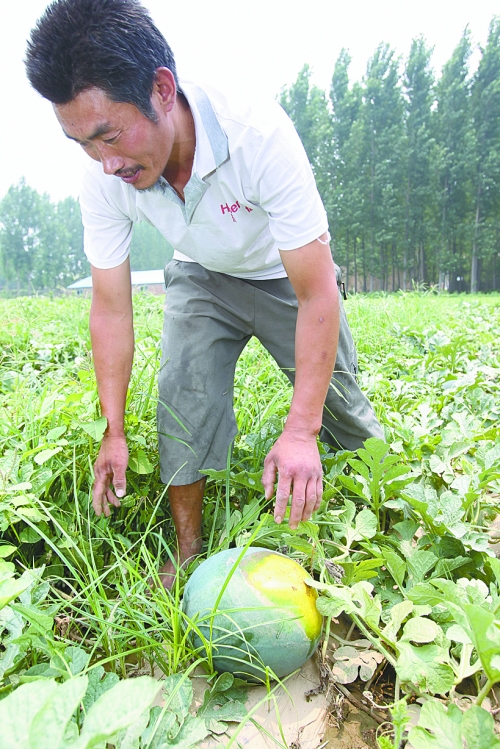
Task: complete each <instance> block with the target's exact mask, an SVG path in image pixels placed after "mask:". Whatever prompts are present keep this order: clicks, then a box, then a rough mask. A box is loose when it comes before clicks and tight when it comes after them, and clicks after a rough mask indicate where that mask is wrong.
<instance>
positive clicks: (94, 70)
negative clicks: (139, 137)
mask: <svg viewBox="0 0 500 749" xmlns="http://www.w3.org/2000/svg"><path fill="white" fill-rule="evenodd" d="M158 68H168V69H169V70H170V71H171V72H172V74H173V76H174V79H175V82H176V84H177V73H176V69H175V61H174V57H173V54H172V50H171V49H170V47H169V45H168V44H167V42H166V41H165V39H164V38H163V36H162V35H161V34H160V32H159V31H158V29H157V28H156V26H155V25H154V24H153V22H152V20H151V18H150V16H149V14H148V12H147V10H146V9H145V8H144V7H142V5H141V4H140V3H139V2H138V0H55V2H53V3H52V4H51V5H50V6H49V7H48V8H47V10H46V11H45V13H44V14H43V16H42V17H41V18H40V20H39V21H38V23H37V25H36V26H35V28H34V29H33V30H32V32H31V38H30V41H29V42H28V49H27V53H26V71H27V75H28V78H29V81H30V83H31V85H32V86H33V88H35V89H36V90H37V91H38V92H39V93H40V94H41V95H42V96H43V97H44V98H46V99H48V100H49V101H51V102H52V103H53V104H56V105H61V104H68V103H69V102H71V101H73V100H74V99H75V98H76V97H77V96H78V95H79V94H80V93H82V92H83V91H87V90H89V89H93V88H96V89H101V90H102V91H103V92H104V93H105V94H106V95H107V97H108V98H109V99H110V100H111V101H114V102H124V103H128V104H133V105H134V106H135V107H137V109H138V110H139V111H140V112H141V113H142V114H143V115H144V116H145V117H147V118H148V119H150V120H152V121H153V122H154V121H156V114H155V110H154V108H153V106H152V104H151V94H152V90H153V84H154V80H155V74H156V70H157V69H158Z"/></svg>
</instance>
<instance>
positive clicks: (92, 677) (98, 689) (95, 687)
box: [82, 666, 120, 713]
mask: <svg viewBox="0 0 500 749" xmlns="http://www.w3.org/2000/svg"><path fill="white" fill-rule="evenodd" d="M104 673H105V672H104V668H103V667H102V666H95V668H92V669H91V670H90V671H89V672H88V686H87V691H86V692H85V696H84V698H83V700H82V704H83V709H84V710H85V712H86V713H88V711H89V709H90V708H91V707H92V705H93V704H94V702H95V701H96V700H98V699H99V697H100V696H101V694H104V692H107V691H108V689H111V688H112V687H114V685H115V684H117V683H118V682H119V681H120V679H119V677H118V676H117V674H114V673H113V672H112V671H109V672H108V673H107V674H106V675H105V676H104ZM103 676H104V678H103Z"/></svg>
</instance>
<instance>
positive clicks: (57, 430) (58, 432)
mask: <svg viewBox="0 0 500 749" xmlns="http://www.w3.org/2000/svg"><path fill="white" fill-rule="evenodd" d="M67 429H68V427H66V426H63V427H54V429H51V430H50V431H48V432H47V434H46V436H45V439H46V440H47V442H55V440H58V439H59V437H62V436H63V434H64V433H65V432H66V430H67Z"/></svg>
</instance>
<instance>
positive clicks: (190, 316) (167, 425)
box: [157, 261, 254, 587]
mask: <svg viewBox="0 0 500 749" xmlns="http://www.w3.org/2000/svg"><path fill="white" fill-rule="evenodd" d="M165 276H166V284H167V295H166V306H165V316H164V328H163V335H162V363H161V367H160V372H159V375H158V388H159V402H158V409H157V424H158V441H159V451H160V467H161V478H162V481H163V482H164V483H165V484H167V485H168V487H169V488H168V497H169V501H170V506H171V511H172V520H173V523H174V527H175V531H176V533H177V546H178V560H179V563H180V564H182V563H183V562H185V561H186V560H187V559H188V558H189V557H192V556H193V555H195V554H197V553H198V552H199V551H200V547H201V517H202V500H203V489H204V485H205V479H204V477H203V475H202V474H201V473H200V471H201V470H203V469H205V468H212V469H215V470H221V469H223V468H225V466H226V461H227V452H228V449H229V447H230V444H231V442H232V440H233V438H234V436H235V434H236V431H237V429H236V421H235V418H234V412H233V387H234V370H235V366H236V362H237V360H238V357H239V355H240V353H241V351H242V350H243V348H244V346H245V344H246V342H247V341H248V339H249V338H250V336H251V334H252V329H251V325H252V322H253V309H254V299H253V292H250V293H247V294H245V290H246V289H245V285H244V284H243V283H242V282H239V281H238V280H237V279H229V278H228V277H226V276H223V275H222V274H217V273H211V272H210V271H206V270H205V269H204V268H201V267H200V266H199V265H197V264H196V263H182V262H178V261H174V262H173V263H171V264H169V266H167V269H166V274H165ZM245 316H246V317H245ZM173 572H174V566H173V565H172V564H171V563H169V562H168V561H167V563H166V564H165V565H164V566H163V567H162V569H161V570H160V575H161V579H162V582H163V583H164V585H165V587H170V586H171V584H172V582H173V579H174V578H173V577H172V573H173Z"/></svg>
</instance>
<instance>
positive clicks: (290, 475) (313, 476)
mask: <svg viewBox="0 0 500 749" xmlns="http://www.w3.org/2000/svg"><path fill="white" fill-rule="evenodd" d="M276 473H278V488H277V490H276V506H275V509H274V519H275V520H276V522H277V523H281V521H282V520H283V518H284V516H285V510H286V507H287V504H288V500H289V498H290V495H291V496H292V507H291V510H290V521H289V525H290V528H292V530H293V529H295V528H297V526H298V524H299V523H300V521H301V520H309V518H310V517H311V515H312V514H313V512H315V510H317V509H318V508H319V505H320V503H321V496H322V493H323V471H322V468H321V461H320V458H319V452H318V444H317V441H316V436H315V435H310V434H307V433H304V432H299V431H295V430H292V429H288V430H287V428H286V427H285V430H284V431H283V433H282V434H281V436H280V437H279V438H278V439H277V440H276V442H275V443H274V445H273V447H272V448H271V450H270V452H269V454H268V455H267V457H266V459H265V461H264V473H263V474H262V484H263V485H264V489H265V492H266V499H271V497H272V496H273V493H274V484H275V481H276Z"/></svg>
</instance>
